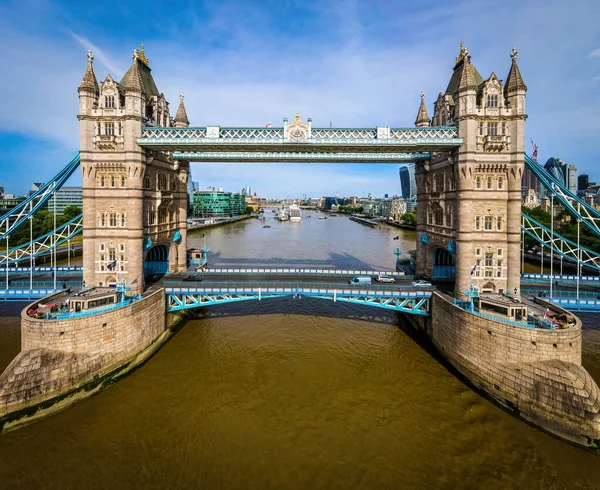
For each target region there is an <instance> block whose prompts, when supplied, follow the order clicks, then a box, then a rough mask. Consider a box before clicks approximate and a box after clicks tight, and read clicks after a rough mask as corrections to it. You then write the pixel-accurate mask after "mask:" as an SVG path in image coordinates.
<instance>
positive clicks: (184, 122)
mask: <svg viewBox="0 0 600 490" xmlns="http://www.w3.org/2000/svg"><path fill="white" fill-rule="evenodd" d="M184 97H185V95H183V92H179V107H178V108H177V114H175V120H174V121H175V127H176V128H187V127H188V126H189V125H190V121H189V120H188V117H187V112H185V106H184V105H183V98H184Z"/></svg>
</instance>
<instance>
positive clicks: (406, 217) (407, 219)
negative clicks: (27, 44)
mask: <svg viewBox="0 0 600 490" xmlns="http://www.w3.org/2000/svg"><path fill="white" fill-rule="evenodd" d="M400 221H402V222H404V224H407V225H413V226H417V215H416V213H404V214H403V215H402V216H401V217H400Z"/></svg>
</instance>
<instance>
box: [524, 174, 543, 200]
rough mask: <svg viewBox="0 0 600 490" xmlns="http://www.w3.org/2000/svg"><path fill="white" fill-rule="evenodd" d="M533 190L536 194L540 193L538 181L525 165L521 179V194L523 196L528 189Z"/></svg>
mask: <svg viewBox="0 0 600 490" xmlns="http://www.w3.org/2000/svg"><path fill="white" fill-rule="evenodd" d="M530 190H533V191H535V193H536V194H539V193H540V181H539V179H538V178H537V175H535V174H534V173H533V172H532V171H531V170H529V169H528V168H527V167H525V170H524V172H523V178H522V179H521V196H522V197H523V198H525V196H526V195H527V193H528V191H530Z"/></svg>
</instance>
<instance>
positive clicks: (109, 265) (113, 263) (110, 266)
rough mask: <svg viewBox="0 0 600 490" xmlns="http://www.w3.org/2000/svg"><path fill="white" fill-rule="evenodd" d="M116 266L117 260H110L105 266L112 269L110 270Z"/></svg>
mask: <svg viewBox="0 0 600 490" xmlns="http://www.w3.org/2000/svg"><path fill="white" fill-rule="evenodd" d="M116 266H117V261H116V260H115V261H114V262H111V263H110V264H108V265H107V266H106V268H107V269H108V270H109V271H112V270H113V269H114V268H115V267H116Z"/></svg>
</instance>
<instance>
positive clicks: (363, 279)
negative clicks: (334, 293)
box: [348, 276, 371, 286]
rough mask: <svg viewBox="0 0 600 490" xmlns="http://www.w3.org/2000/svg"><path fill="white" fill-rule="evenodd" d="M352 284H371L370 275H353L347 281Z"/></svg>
mask: <svg viewBox="0 0 600 490" xmlns="http://www.w3.org/2000/svg"><path fill="white" fill-rule="evenodd" d="M348 284H351V285H352V286H368V285H369V284H371V276H354V277H353V278H352V279H350V280H349V281H348Z"/></svg>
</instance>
